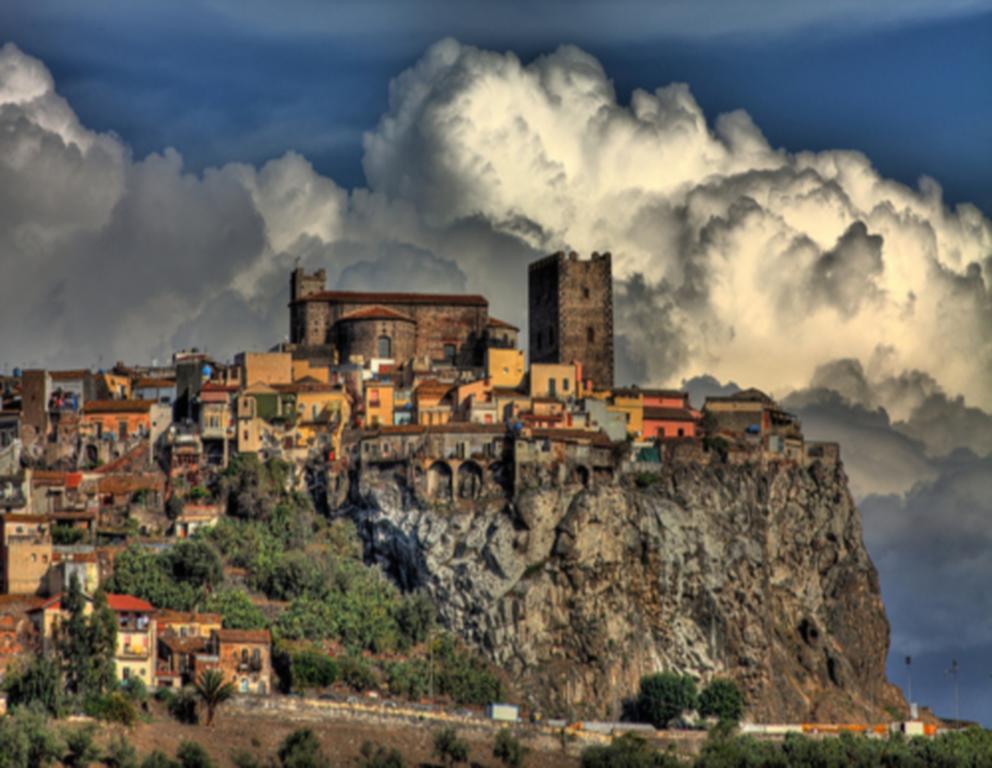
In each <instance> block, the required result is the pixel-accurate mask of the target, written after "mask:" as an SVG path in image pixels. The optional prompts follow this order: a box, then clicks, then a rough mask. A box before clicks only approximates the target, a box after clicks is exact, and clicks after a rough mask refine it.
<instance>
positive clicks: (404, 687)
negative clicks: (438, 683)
mask: <svg viewBox="0 0 992 768" xmlns="http://www.w3.org/2000/svg"><path fill="white" fill-rule="evenodd" d="M386 677H387V680H388V682H389V690H390V691H391V692H392V693H394V694H396V695H398V696H404V697H406V698H408V699H413V700H417V699H422V698H424V696H426V695H427V694H428V693H429V692H430V667H429V665H428V663H427V662H426V661H424V660H423V659H410V660H408V661H397V662H394V663H392V664H389V665H388V666H387V667H386Z"/></svg>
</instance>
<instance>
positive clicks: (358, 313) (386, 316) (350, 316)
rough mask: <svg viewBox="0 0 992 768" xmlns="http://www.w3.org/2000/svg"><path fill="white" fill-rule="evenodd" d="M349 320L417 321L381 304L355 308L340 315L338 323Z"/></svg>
mask: <svg viewBox="0 0 992 768" xmlns="http://www.w3.org/2000/svg"><path fill="white" fill-rule="evenodd" d="M351 320H399V321H401V322H404V323H415V322H417V321H416V320H414V319H413V318H412V317H410V316H409V315H405V314H403V313H402V312H397V311H396V310H395V309H390V308H389V307H384V306H382V305H381V304H376V305H375V306H373V307H364V308H362V309H355V310H352V311H351V312H347V313H345V314H343V315H341V317H339V318H338V322H339V323H342V322H347V321H351Z"/></svg>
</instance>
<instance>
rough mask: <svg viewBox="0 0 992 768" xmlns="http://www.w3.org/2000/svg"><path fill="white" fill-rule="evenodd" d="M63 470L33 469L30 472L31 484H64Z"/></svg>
mask: <svg viewBox="0 0 992 768" xmlns="http://www.w3.org/2000/svg"><path fill="white" fill-rule="evenodd" d="M65 475H66V473H65V472H57V471H55V470H51V469H35V470H32V472H31V485H32V486H43V485H65Z"/></svg>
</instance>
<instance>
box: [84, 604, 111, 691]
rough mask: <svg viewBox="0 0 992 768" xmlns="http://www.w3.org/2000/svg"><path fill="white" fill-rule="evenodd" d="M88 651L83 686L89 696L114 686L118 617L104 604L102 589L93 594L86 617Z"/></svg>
mask: <svg viewBox="0 0 992 768" xmlns="http://www.w3.org/2000/svg"><path fill="white" fill-rule="evenodd" d="M87 632H88V638H87V639H88V643H87V645H88V650H89V663H88V664H87V668H86V680H85V682H84V686H85V689H86V692H87V693H89V694H103V693H106V692H108V691H110V690H112V689H113V688H115V687H116V685H117V670H116V666H115V663H114V656H115V655H116V653H117V616H116V615H115V614H114V612H113V611H112V610H111V609H110V606H109V605H108V604H107V593H106V592H105V591H104V590H103V588H100V589H97V591H96V593H95V594H94V595H93V613H92V615H91V616H90V618H89V625H88V627H87Z"/></svg>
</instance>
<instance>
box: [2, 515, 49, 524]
mask: <svg viewBox="0 0 992 768" xmlns="http://www.w3.org/2000/svg"><path fill="white" fill-rule="evenodd" d="M47 522H48V517H47V516H46V515H18V514H9V515H0V523H47Z"/></svg>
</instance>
